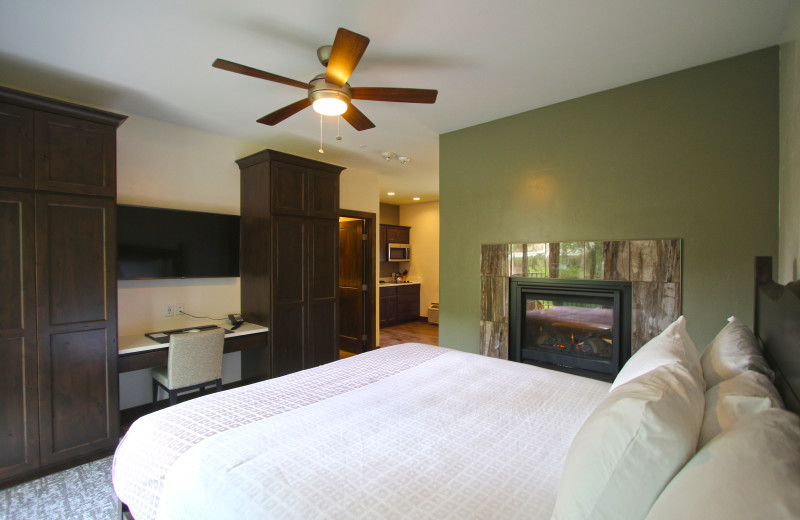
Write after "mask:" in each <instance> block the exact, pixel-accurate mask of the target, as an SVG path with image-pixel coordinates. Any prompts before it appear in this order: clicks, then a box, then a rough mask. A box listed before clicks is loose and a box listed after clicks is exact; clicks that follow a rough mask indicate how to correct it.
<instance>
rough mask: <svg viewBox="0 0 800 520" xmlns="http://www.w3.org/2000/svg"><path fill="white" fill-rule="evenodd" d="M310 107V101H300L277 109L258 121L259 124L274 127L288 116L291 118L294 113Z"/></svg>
mask: <svg viewBox="0 0 800 520" xmlns="http://www.w3.org/2000/svg"><path fill="white" fill-rule="evenodd" d="M309 106H311V100H310V99H308V98H304V99H301V100H300V101H295V102H294V103H292V104H291V105H286V106H285V107H283V108H279V109H278V110H276V111H275V112H273V113H271V114H267V115H265V116H264V117H262V118H261V119H259V120H258V122H259V123H262V124H265V125H269V126H274V125H277V124H278V123H280V122H281V121H283V120H284V119H286V118H287V117H289V116H293V115H295V114H296V113H298V112H300V111H301V110H303V109H304V108H306V107H309Z"/></svg>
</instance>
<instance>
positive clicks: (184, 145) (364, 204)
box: [117, 116, 379, 409]
mask: <svg viewBox="0 0 800 520" xmlns="http://www.w3.org/2000/svg"><path fill="white" fill-rule="evenodd" d="M268 146H269V145H268V144H267V145H265V144H256V143H247V142H242V141H237V140H234V139H230V138H227V137H223V136H219V135H215V134H210V133H206V132H200V131H197V130H192V129H189V128H185V127H182V126H177V125H173V124H169V123H164V122H161V121H156V120H154V119H148V118H144V117H139V116H131V117H130V118H129V119H128V120H127V121H126V122H125V123H124V124H123V125H122V126H121V127H120V129H119V131H118V134H117V199H118V202H119V203H120V204H138V205H142V206H155V207H165V208H175V209H189V210H197V211H210V212H216V213H229V214H236V215H238V214H239V168H238V166H237V165H236V163H235V160H236V159H238V158H240V157H244V156H246V155H249V154H251V153H254V152H257V151H259V150H262V149H264V148H267V147H268ZM378 195H379V182H378V176H377V175H375V174H372V173H369V172H363V171H358V170H353V171H351V170H345V171H344V172H343V173H342V176H341V186H340V194H339V197H340V204H341V207H342V208H345V209H351V210H357V211H365V212H370V213H376V217H377V213H378V212H379V200H378ZM239 280H240V279H239V278H214V279H187V280H122V281H119V282H118V292H117V300H118V306H119V318H118V319H119V334H120V335H121V336H125V335H137V334H142V333H144V332H149V331H154V330H164V329H171V328H181V327H185V326H188V325H193V324H205V323H209V321H210V320H209V319H206V318H203V319H199V320H195V319H193V318H189V317H171V318H167V317H165V316H164V306H165V305H166V304H167V303H183V305H184V310H185V311H186V312H188V313H190V314H195V315H198V316H210V317H214V318H224V317H226V316H227V315H228V314H229V313H232V312H239V310H240V285H239ZM376 323H377V319H376ZM240 360H241V357H240V355H239V353H232V354H226V355H225V358H224V362H223V381H224V382H226V383H227V382H230V381H235V380H238V379H240V376H241V371H240ZM149 392H150V375H149V371H147V370H140V371H136V372H129V373H125V374H121V375H120V406H121V408H123V409H124V408H128V407H131V406H136V405H139V404H144V403H147V402H149V400H150V393H149Z"/></svg>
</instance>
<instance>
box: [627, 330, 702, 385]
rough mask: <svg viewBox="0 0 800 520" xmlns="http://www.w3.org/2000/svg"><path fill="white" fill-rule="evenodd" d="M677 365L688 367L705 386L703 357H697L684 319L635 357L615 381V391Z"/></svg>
mask: <svg viewBox="0 0 800 520" xmlns="http://www.w3.org/2000/svg"><path fill="white" fill-rule="evenodd" d="M676 361H680V362H682V363H684V364H686V366H687V368H688V369H689V371H690V372H691V373H692V375H693V376H694V377H695V378H696V379H697V381H699V382H700V384H701V385H704V383H703V381H704V380H703V369H702V368H701V366H700V356H699V355H698V354H697V347H695V345H694V342H693V341H692V338H690V337H689V333H688V332H686V319H685V318H684V317H683V316H681V317H679V318H678V319H677V320H675V321H674V322H672V324H670V326H669V327H667V328H666V329H664V332H662V333H661V334H659V335H658V336H656V337H655V338H653V339H651V340H650V341H648V342H647V343H646V344H645V345H644V346H643V347H642V348H640V349H639V350H637V351H636V353H635V354H634V355H633V356H631V358H630V359H629V360H628V361H627V363H625V366H623V367H622V370H620V371H619V374H617V377H616V378H615V379H614V383H612V385H611V390H614V389H615V388H617V387H618V386H620V385H622V384H625V383H627V382H628V381H630V380H632V379H635V378H637V377H639V376H641V375H642V374H646V373H647V372H649V371H650V370H653V369H654V368H656V367H659V366H661V365H664V364H667V363H674V362H676ZM703 388H705V387H703Z"/></svg>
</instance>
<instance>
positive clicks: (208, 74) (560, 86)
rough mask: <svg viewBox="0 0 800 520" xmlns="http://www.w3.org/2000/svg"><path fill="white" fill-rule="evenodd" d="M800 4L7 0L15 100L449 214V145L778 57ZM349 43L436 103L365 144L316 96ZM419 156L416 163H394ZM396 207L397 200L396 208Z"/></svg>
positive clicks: (1, 13)
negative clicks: (312, 167)
mask: <svg viewBox="0 0 800 520" xmlns="http://www.w3.org/2000/svg"><path fill="white" fill-rule="evenodd" d="M792 1H797V0H527V1H526V0H489V1H487V0H424V1H423V0H406V1H402V2H400V1H396V0H395V1H387V0H358V1H356V0H350V1H322V0H291V1H289V0H283V1H280V2H277V1H269V0H266V1H265V0H225V1H223V0H184V1H179V0H136V1H121V0H70V1H67V0H62V1H53V0H2V1H1V2H0V84H2V85H6V86H9V87H12V88H19V89H23V90H29V91H34V92H39V93H43V94H46V95H51V96H56V97H61V98H66V99H71V100H74V101H76V102H80V103H86V104H91V105H95V106H100V107H103V108H107V109H110V110H115V111H119V112H123V113H127V114H137V115H141V116H146V117H150V118H154V119H159V120H162V121H167V122H171V123H176V124H179V125H183V126H187V127H191V128H196V129H200V130H205V131H208V132H213V133H216V134H221V135H225V136H229V137H233V138H236V139H242V140H246V141H250V142H254V143H259V144H261V143H263V144H264V146H265V147H270V148H274V149H278V150H282V151H286V152H289V153H295V154H298V155H303V156H306V157H311V158H315V159H319V160H323V161H326V162H331V163H334V164H339V165H341V166H345V167H349V168H355V169H359V170H364V171H370V172H375V173H378V174H379V175H380V178H381V191H382V196H381V198H382V200H383V201H384V202H393V203H407V202H410V201H411V197H412V196H420V197H421V198H422V201H429V200H436V199H438V189H439V182H438V171H439V151H438V149H439V138H438V136H439V135H440V134H442V133H446V132H450V131H453V130H458V129H460V128H465V127H468V126H472V125H476V124H479V123H483V122H486V121H491V120H494V119H498V118H501V117H505V116H509V115H512V114H517V113H520V112H524V111H527V110H531V109H534V108H538V107H541V106H545V105H549V104H552V103H556V102H559V101H564V100H567V99H571V98H575V97H578V96H582V95H585V94H589V93H592V92H598V91H601V90H605V89H609V88H613V87H616V86H620V85H624V84H627V83H631V82H634V81H639V80H643V79H647V78H651V77H654V76H658V75H662V74H666V73H669V72H673V71H677V70H681V69H685V68H687V67H691V66H694V65H700V64H703V63H708V62H711V61H715V60H719V59H723V58H727V57H731V56H735V55H738V54H743V53H746V52H748V51H753V50H757V49H761V48H764V47H768V46H771V45H775V44H777V43H780V38H781V35H782V33H783V29H784V21H785V19H786V17H787V14H788V11H789V7H790V4H791V2H792ZM337 27H346V28H348V29H350V30H352V31H355V32H357V33H360V34H363V35H365V36H368V37H369V38H370V39H371V42H370V45H369V47H368V48H367V50H366V52H365V54H364V57H363V58H362V60H361V63H360V64H359V66H358V67H357V68H356V70H355V72H354V74H353V75H352V76H351V77H350V80H349V82H350V84H351V85H353V86H357V87H359V86H360V87H412V88H435V89H438V90H439V97H438V100H437V102H436V104H434V105H417V104H398V103H382V102H374V101H360V102H358V101H357V102H356V103H355V104H356V105H357V106H358V107H359V108H360V109H361V110H362V111H363V112H364V113H365V114H366V115H367V117H369V118H370V119H371V120H372V121H373V122H374V123H375V124H376V125H377V127H376V128H373V129H371V130H365V131H363V132H356V131H355V130H353V129H352V128H351V127H350V126H349V125H347V123H345V122H344V121H342V125H341V136H342V140H341V141H337V140H336V139H335V137H336V122H335V121H336V120H335V119H334V118H326V121H325V125H324V129H323V132H324V135H323V141H324V148H325V151H326V153H325V154H324V155H320V154H318V153H317V151H316V150H317V148H318V147H319V137H320V121H319V116H317V115H316V114H315V113H314V112H313V111H312V110H311V109H306V110H304V111H303V112H301V113H300V114H298V115H295V116H293V117H291V118H289V119H287V120H286V121H284V122H282V123H280V124H278V125H277V126H275V127H268V126H265V125H262V124H259V123H256V119H258V118H259V117H261V116H263V115H265V114H267V113H270V112H272V111H273V110H276V109H278V108H280V107H282V106H284V105H287V104H289V103H291V102H294V101H297V100H299V99H301V98H302V97H304V96H305V92H304V91H303V90H301V89H297V88H294V87H290V86H286V85H281V84H277V83H271V82H268V81H264V80H260V79H255V78H250V77H247V76H242V75H238V74H234V73H231V72H227V71H222V70H218V69H214V68H212V67H211V63H212V62H213V61H214V59H215V58H225V59H228V60H230V61H234V62H237V63H241V64H245V65H249V66H252V67H255V68H259V69H262V70H266V71H269V72H272V73H275V74H278V75H281V76H286V77H290V78H293V79H297V80H300V81H308V80H310V79H311V78H312V77H313V76H314V75H316V74H318V73H320V72H322V70H323V69H322V67H321V65H320V64H319V62H318V61H317V58H316V49H317V47H319V46H320V45H326V44H331V43H332V42H333V37H334V34H335V33H336V29H337ZM387 151H389V152H396V153H397V154H398V155H406V156H409V157H411V158H412V159H413V160H412V162H410V163H408V164H405V165H401V164H400V163H399V162H398V161H396V160H394V161H391V162H387V161H385V160H384V159H383V158H382V157H381V154H382V153H383V152H387ZM388 191H395V192H396V193H397V195H396V196H395V197H388V196H386V192H388Z"/></svg>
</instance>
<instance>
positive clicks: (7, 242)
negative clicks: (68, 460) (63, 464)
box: [0, 191, 39, 481]
mask: <svg viewBox="0 0 800 520" xmlns="http://www.w3.org/2000/svg"><path fill="white" fill-rule="evenodd" d="M33 234H34V202H33V195H31V194H29V193H16V192H5V191H0V265H2V266H3V268H2V269H0V438H1V439H3V441H2V442H0V481H3V480H5V479H7V478H11V477H13V476H15V475H19V474H22V473H24V472H25V471H28V470H32V469H35V468H36V467H38V465H39V429H38V415H37V412H38V395H37V391H38V388H37V385H36V378H37V373H36V372H37V371H36V353H37V352H36V309H35V297H36V293H35V289H34V287H35V275H36V273H35V262H34V242H33Z"/></svg>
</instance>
